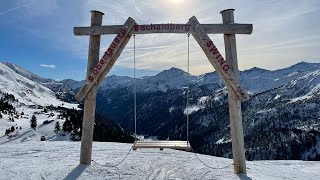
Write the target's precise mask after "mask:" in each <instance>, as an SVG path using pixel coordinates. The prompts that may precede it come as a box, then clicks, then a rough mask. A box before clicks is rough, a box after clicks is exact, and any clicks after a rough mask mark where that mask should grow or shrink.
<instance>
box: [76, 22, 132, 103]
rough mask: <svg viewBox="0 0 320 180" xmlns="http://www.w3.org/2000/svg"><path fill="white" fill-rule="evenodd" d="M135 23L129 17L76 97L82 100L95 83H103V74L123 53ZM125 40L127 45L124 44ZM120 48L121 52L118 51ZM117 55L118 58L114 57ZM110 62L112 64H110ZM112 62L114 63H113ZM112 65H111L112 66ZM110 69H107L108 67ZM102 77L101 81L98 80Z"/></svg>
mask: <svg viewBox="0 0 320 180" xmlns="http://www.w3.org/2000/svg"><path fill="white" fill-rule="evenodd" d="M134 24H135V20H134V19H132V18H131V17H129V18H128V19H127V21H126V22H125V23H124V25H123V26H122V28H121V29H120V32H119V34H118V35H117V36H116V37H115V38H114V40H113V41H112V43H111V45H110V46H109V48H108V49H107V50H106V52H105V54H104V55H103V56H102V58H101V59H100V61H99V62H98V64H97V65H96V66H95V68H94V69H93V71H92V72H91V74H90V75H89V76H88V77H87V79H86V83H85V84H84V85H83V86H82V87H81V89H80V90H79V92H78V93H77V94H76V99H77V100H79V101H82V100H83V99H84V97H85V96H86V95H87V93H88V92H89V91H90V89H91V88H92V86H93V85H94V84H95V83H101V78H100V77H101V76H103V78H104V76H105V74H106V73H107V72H109V70H110V69H111V67H112V65H113V64H114V63H115V61H116V59H117V58H118V57H119V55H120V54H121V52H122V50H123V48H124V47H125V45H126V44H127V43H128V41H129V39H130V37H131V35H130V36H129V38H128V36H127V35H128V33H129V32H130V30H131V29H132V27H133V25H134ZM124 42H125V45H122V44H123V43H124ZM120 48H122V49H121V50H120V52H119V51H118V50H119V49H120ZM113 57H116V58H113ZM109 64H110V65H109ZM111 64H112V65H111ZM110 66H111V67H110ZM107 67H108V68H109V70H106V69H108V68H107ZM98 79H100V82H98Z"/></svg>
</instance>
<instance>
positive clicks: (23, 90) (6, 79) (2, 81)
mask: <svg viewBox="0 0 320 180" xmlns="http://www.w3.org/2000/svg"><path fill="white" fill-rule="evenodd" d="M12 68H13V69H12ZM29 78H31V79H29ZM32 79H35V80H39V79H40V80H42V81H45V80H44V78H42V79H41V78H40V77H38V76H36V75H34V74H32V73H31V72H29V71H27V70H24V69H22V68H20V67H19V66H16V65H13V64H10V63H0V89H1V91H2V92H4V93H9V94H13V95H14V96H15V98H16V99H18V100H19V102H20V103H22V105H41V106H50V105H53V106H64V107H67V108H72V107H76V106H77V105H76V104H69V103H66V102H63V101H61V100H58V99H57V98H56V95H55V92H53V91H52V90H51V89H49V88H48V87H45V86H44V85H42V84H41V83H39V82H37V81H34V80H32ZM40 80H39V81H40ZM48 81H49V80H48Z"/></svg>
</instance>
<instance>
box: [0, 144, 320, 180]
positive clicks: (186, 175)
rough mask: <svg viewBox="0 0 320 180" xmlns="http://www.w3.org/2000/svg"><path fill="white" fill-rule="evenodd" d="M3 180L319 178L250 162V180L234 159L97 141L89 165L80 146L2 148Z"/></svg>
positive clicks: (294, 166)
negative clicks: (133, 148) (235, 167)
mask: <svg viewBox="0 0 320 180" xmlns="http://www.w3.org/2000/svg"><path fill="white" fill-rule="evenodd" d="M0 147H1V148H0V174H1V176H0V179H8V180H9V179H10V180H12V179H85V180H88V179H119V176H120V179H264V180H265V179H315V180H316V179H319V170H320V163H319V162H306V161H249V162H247V167H248V176H244V175H240V176H237V175H234V174H233V166H232V160H231V159H226V158H219V157H213V156H206V155H198V156H199V158H200V159H202V161H204V162H205V163H206V164H207V165H209V166H211V167H213V169H210V168H208V167H206V166H204V165H203V164H202V163H201V162H200V161H199V160H198V159H197V158H196V157H195V155H194V154H193V153H191V152H183V151H177V150H167V149H165V150H164V151H159V150H158V149H143V150H139V149H138V150H137V151H131V152H130V154H129V155H128V157H127V158H126V159H125V161H123V163H121V164H120V165H118V166H117V168H115V167H112V166H113V165H114V164H116V163H118V162H119V161H121V160H122V159H123V158H124V157H125V156H126V154H127V152H128V151H129V150H130V148H131V144H121V143H102V142H94V144H93V156H92V158H93V160H94V161H96V162H97V163H99V164H100V165H99V164H96V163H94V162H93V163H92V165H91V166H84V165H79V149H80V142H67V141H42V142H41V141H37V140H30V141H25V142H21V143H11V142H9V143H5V144H2V145H0Z"/></svg>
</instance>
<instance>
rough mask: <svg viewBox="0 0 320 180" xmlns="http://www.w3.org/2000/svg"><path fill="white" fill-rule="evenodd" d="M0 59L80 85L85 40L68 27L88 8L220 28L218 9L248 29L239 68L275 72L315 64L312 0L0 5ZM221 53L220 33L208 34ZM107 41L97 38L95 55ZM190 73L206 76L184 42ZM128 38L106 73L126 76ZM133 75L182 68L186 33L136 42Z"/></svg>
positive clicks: (204, 63)
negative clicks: (231, 12)
mask: <svg viewBox="0 0 320 180" xmlns="http://www.w3.org/2000/svg"><path fill="white" fill-rule="evenodd" d="M0 2H1V6H0V27H1V35H0V36H1V38H0V61H8V62H13V63H16V64H18V65H20V66H23V67H25V68H27V69H29V70H31V71H32V72H35V73H36V74H38V75H41V76H44V77H49V78H53V79H60V80H61V79H66V78H72V79H77V80H80V79H84V78H85V71H86V65H87V52H88V36H78V37H76V36H74V35H73V27H74V26H88V25H89V24H90V10H99V11H102V12H104V13H105V16H104V17H103V24H104V25H111V24H123V23H124V22H125V20H126V19H127V18H128V17H129V16H130V17H132V18H134V19H135V20H136V22H137V23H138V24H150V23H186V22H187V21H188V19H189V18H190V17H191V16H193V15H195V16H196V17H197V18H198V20H199V21H200V23H206V24H208V23H221V22H222V20H221V14H220V11H221V10H224V9H228V8H234V9H235V21H236V22H237V23H252V24H253V33H252V34H251V35H237V47H238V60H239V68H240V70H245V69H250V68H252V67H261V68H265V69H279V68H284V67H287V66H290V65H293V64H295V63H297V62H300V61H307V62H320V35H319V32H320V20H319V18H320V1H319V0H304V1H302V0H228V1H226V0H224V1H222V0H219V1H216V0H194V1H191V0H144V1H143V0H121V1H120V0H118V1H116V0H68V1H65V0H0ZM210 37H211V39H212V40H213V41H214V42H215V44H216V45H217V47H218V48H219V50H220V51H221V53H223V54H224V46H223V35H220V34H219V35H210ZM113 38H114V35H105V36H103V37H102V45H101V53H103V52H104V51H105V49H106V47H108V46H109V44H110V42H111V40H112V39H113ZM190 43H191V44H190V50H191V52H190V58H191V67H190V71H191V73H192V74H203V73H207V72H211V71H213V70H214V69H213V67H212V66H211V64H210V63H209V62H208V60H207V59H206V57H205V55H204V53H203V52H202V51H201V49H200V47H199V45H198V44H197V43H196V41H195V40H194V39H193V37H190ZM132 48H133V41H132V40H131V41H130V42H129V44H128V46H127V47H126V49H125V50H124V52H123V53H122V55H121V56H120V58H119V59H118V61H117V62H116V64H115V66H114V68H113V69H112V71H111V72H110V74H117V75H128V76H132V75H133V70H132V66H133V56H132V55H133V51H132ZM136 48H137V49H136V60H137V67H138V70H137V74H138V76H144V75H153V74H155V73H157V72H159V71H161V70H164V69H168V68H170V67H173V66H174V67H177V68H180V69H183V70H186V69H187V67H186V66H187V60H186V58H187V35H186V34H148V35H137V36H136Z"/></svg>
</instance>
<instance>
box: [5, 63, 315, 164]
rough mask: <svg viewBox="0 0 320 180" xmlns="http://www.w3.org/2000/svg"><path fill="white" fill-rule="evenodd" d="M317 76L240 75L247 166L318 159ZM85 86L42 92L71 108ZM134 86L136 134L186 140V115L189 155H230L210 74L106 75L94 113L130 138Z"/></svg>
mask: <svg viewBox="0 0 320 180" xmlns="http://www.w3.org/2000/svg"><path fill="white" fill-rule="evenodd" d="M319 71H320V63H307V62H301V63H298V64H295V65H293V66H290V67H287V68H283V69H279V70H273V71H271V70H265V69H261V68H257V67H255V68H252V69H249V70H245V71H242V72H241V73H240V81H241V83H242V84H243V85H244V87H245V88H246V90H247V91H248V92H249V94H250V96H251V97H250V99H249V100H247V101H245V102H243V103H242V113H243V124H244V134H245V148H246V157H247V159H249V160H258V159H259V160H260V159H302V160H319V159H320V143H319V139H320V134H319V132H320V124H319V117H320V114H319V112H320V111H319V110H320V107H319V104H320V103H319V97H320V96H319V95H320V92H319V91H320V85H319V79H320V77H319ZM8 78H9V77H8ZM83 83H84V81H74V80H70V79H67V80H63V81H60V82H55V83H51V85H52V86H49V85H48V84H46V83H43V84H42V85H46V86H47V87H49V88H50V89H51V90H53V91H55V95H56V96H58V97H59V94H68V95H67V96H66V97H70V98H69V100H70V102H71V101H74V99H71V98H73V97H74V94H75V93H76V92H77V91H78V90H79V88H80V87H81V86H82V85H83ZM134 83H136V85H137V132H138V133H139V134H141V135H144V136H145V137H146V138H148V137H153V136H157V137H158V138H159V139H177V140H179V139H182V140H185V139H186V127H187V126H186V113H187V112H188V113H189V134H190V136H189V139H190V142H191V144H192V146H193V148H194V149H195V150H196V151H197V152H201V153H205V154H210V155H216V156H223V157H231V156H232V153H231V140H230V125H229V124H230V123H229V112H228V103H227V91H226V87H225V86H224V85H223V82H222V81H221V80H220V78H219V77H218V75H217V74H216V73H215V72H212V73H207V74H203V75H198V76H195V75H191V74H188V73H186V72H184V71H182V70H180V69H177V68H171V69H168V70H165V71H163V72H160V73H159V74H157V75H155V76H148V77H142V78H137V79H136V82H135V81H134V79H133V78H131V77H126V76H115V75H113V76H108V77H107V78H106V79H105V80H104V81H103V83H102V85H101V87H99V89H98V92H97V113H98V114H100V115H102V116H103V117H108V118H110V119H112V121H114V122H115V123H116V124H119V125H120V126H121V127H122V128H124V129H125V130H127V131H131V132H133V131H134V115H133V112H134V107H133V87H134ZM62 87H63V88H62ZM186 87H189V88H188V89H189V94H190V106H189V108H188V110H186ZM52 94H54V93H52ZM63 98H65V97H63ZM65 99H68V98H65Z"/></svg>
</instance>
